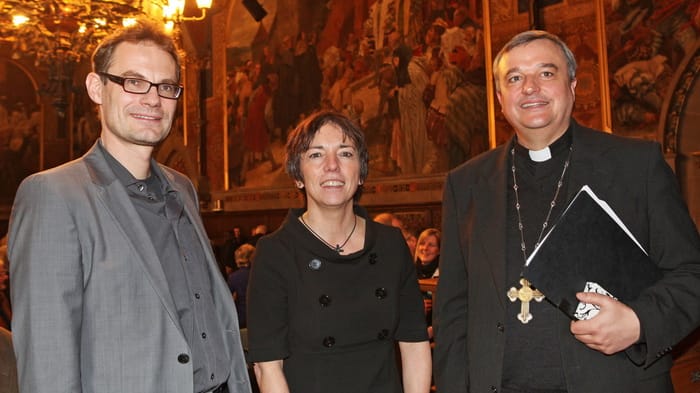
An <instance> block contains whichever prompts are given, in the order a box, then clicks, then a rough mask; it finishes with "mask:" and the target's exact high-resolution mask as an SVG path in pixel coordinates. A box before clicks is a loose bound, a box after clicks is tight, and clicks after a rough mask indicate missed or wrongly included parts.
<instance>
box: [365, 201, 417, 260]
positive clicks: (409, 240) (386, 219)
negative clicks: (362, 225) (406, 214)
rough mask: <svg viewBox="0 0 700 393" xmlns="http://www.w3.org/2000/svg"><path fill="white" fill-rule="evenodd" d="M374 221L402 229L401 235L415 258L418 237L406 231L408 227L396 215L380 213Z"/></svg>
mask: <svg viewBox="0 0 700 393" xmlns="http://www.w3.org/2000/svg"><path fill="white" fill-rule="evenodd" d="M372 220H373V221H374V222H378V223H380V224H384V225H388V226H392V227H396V228H400V229H401V234H402V235H403V238H404V239H405V240H406V245H407V246H408V249H409V251H411V255H412V256H413V255H414V254H415V253H416V235H414V234H413V233H411V231H409V230H408V229H406V227H405V226H404V224H403V221H401V220H400V219H399V218H398V217H396V215H394V214H392V213H389V212H384V213H379V214H377V215H375V216H374V218H373V219H372Z"/></svg>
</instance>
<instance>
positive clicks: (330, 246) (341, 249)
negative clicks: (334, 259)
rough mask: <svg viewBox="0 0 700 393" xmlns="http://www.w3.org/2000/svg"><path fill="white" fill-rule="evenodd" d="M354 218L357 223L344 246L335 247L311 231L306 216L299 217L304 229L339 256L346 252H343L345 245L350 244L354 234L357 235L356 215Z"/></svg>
mask: <svg viewBox="0 0 700 393" xmlns="http://www.w3.org/2000/svg"><path fill="white" fill-rule="evenodd" d="M353 217H355V222H354V223H353V224H352V229H351V230H350V234H349V235H348V237H347V238H346V239H345V241H344V242H343V244H336V245H335V246H333V245H331V244H330V243H328V242H327V241H326V240H325V239H324V238H322V237H321V235H319V234H318V233H316V231H314V230H313V229H311V227H310V226H309V225H308V224H307V223H306V221H304V215H303V214H302V215H301V216H299V218H300V219H301V223H302V224H303V225H304V227H306V229H308V230H309V232H311V234H313V235H314V236H316V239H318V240H320V241H322V242H323V244H325V245H326V246H328V247H329V248H330V249H332V250H333V251H335V252H337V253H338V254H340V253H341V252H343V251H345V250H343V247H345V245H346V244H348V242H349V241H350V238H351V237H352V234H353V233H355V228H357V215H356V214H354V215H353Z"/></svg>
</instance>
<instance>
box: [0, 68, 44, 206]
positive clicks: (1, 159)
mask: <svg viewBox="0 0 700 393" xmlns="http://www.w3.org/2000/svg"><path fill="white" fill-rule="evenodd" d="M36 97H37V95H36V90H35V88H34V85H33V84H32V82H31V80H30V79H29V77H28V76H27V74H26V73H25V72H24V71H23V70H22V69H20V68H19V67H18V66H17V65H16V64H14V63H12V62H10V61H7V60H3V59H0V204H3V205H9V204H11V203H12V200H13V199H14V195H15V192H16V190H17V187H18V186H19V183H20V182H21V181H22V179H24V178H25V177H26V176H27V175H29V174H30V173H33V172H36V171H37V170H39V130H40V127H41V115H40V112H39V108H38V105H37V104H36V100H37V98H36Z"/></svg>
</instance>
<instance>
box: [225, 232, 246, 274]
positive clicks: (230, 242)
mask: <svg viewBox="0 0 700 393" xmlns="http://www.w3.org/2000/svg"><path fill="white" fill-rule="evenodd" d="M225 236H226V238H225V240H224V243H223V244H222V245H221V248H220V250H221V260H222V262H223V265H224V266H225V268H226V272H227V273H226V275H227V276H228V273H229V272H231V271H234V270H236V269H237V267H236V257H235V255H234V254H235V252H236V250H238V247H240V246H242V245H243V244H245V243H246V240H245V239H244V238H243V234H242V233H241V228H240V227H238V226H235V227H233V230H232V231H228V232H226V233H225Z"/></svg>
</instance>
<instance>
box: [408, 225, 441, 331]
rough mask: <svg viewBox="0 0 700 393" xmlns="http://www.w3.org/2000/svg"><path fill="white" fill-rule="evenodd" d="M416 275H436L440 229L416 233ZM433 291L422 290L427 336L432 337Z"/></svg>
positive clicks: (438, 260)
mask: <svg viewBox="0 0 700 393" xmlns="http://www.w3.org/2000/svg"><path fill="white" fill-rule="evenodd" d="M414 264H415V265H416V276H417V277H418V279H425V278H435V277H437V276H438V270H439V269H438V266H439V264H440V230H439V229H436V228H428V229H425V230H423V231H422V232H421V233H420V235H418V241H417V244H416V255H415V258H414ZM433 295H434V294H433V293H432V291H426V292H423V309H424V311H425V321H426V323H427V324H428V336H429V337H430V338H431V339H432V338H433V326H432V325H433Z"/></svg>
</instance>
